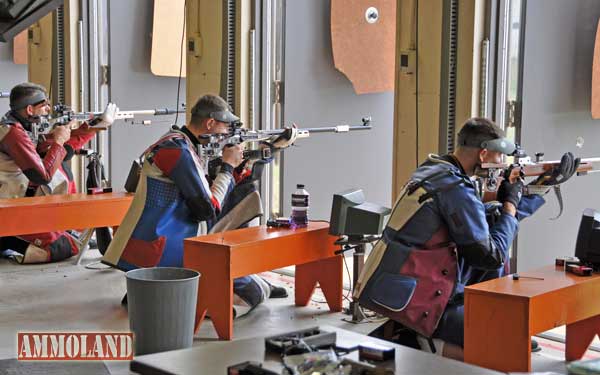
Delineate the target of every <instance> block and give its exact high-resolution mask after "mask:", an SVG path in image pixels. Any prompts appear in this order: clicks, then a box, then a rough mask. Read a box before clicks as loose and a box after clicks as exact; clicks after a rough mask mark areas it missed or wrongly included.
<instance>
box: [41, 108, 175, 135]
mask: <svg viewBox="0 0 600 375" xmlns="http://www.w3.org/2000/svg"><path fill="white" fill-rule="evenodd" d="M52 109H53V111H52V114H51V115H49V116H47V117H45V118H43V119H42V121H41V122H39V123H38V124H37V127H36V129H34V131H33V132H32V133H35V134H33V135H32V137H33V139H37V136H38V135H40V134H45V133H47V132H49V131H50V130H51V129H52V128H53V127H54V126H60V125H66V124H68V123H69V122H71V121H74V120H75V121H91V120H93V119H95V118H97V117H99V116H101V115H102V112H75V111H73V110H71V107H69V106H67V105H64V104H57V105H55V106H54V107H53V108H52ZM176 113H185V107H184V108H182V109H179V110H175V109H168V108H164V109H147V110H136V111H122V110H120V111H118V112H117V114H116V115H115V120H127V119H133V118H135V117H136V116H166V115H173V114H176ZM141 123H142V124H143V125H150V123H151V121H150V120H144V121H142V122H141Z"/></svg>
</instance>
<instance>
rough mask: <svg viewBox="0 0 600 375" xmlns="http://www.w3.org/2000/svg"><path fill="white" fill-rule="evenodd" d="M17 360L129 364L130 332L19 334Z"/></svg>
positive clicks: (131, 339)
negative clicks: (127, 362)
mask: <svg viewBox="0 0 600 375" xmlns="http://www.w3.org/2000/svg"><path fill="white" fill-rule="evenodd" d="M17 359H18V360H20V361H71V360H72V361H86V360H87V361H128V360H132V359H133V333H131V332H108V333H107V332H19V333H18V339H17Z"/></svg>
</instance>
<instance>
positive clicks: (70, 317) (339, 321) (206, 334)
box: [0, 251, 598, 374]
mask: <svg viewBox="0 0 600 375" xmlns="http://www.w3.org/2000/svg"><path fill="white" fill-rule="evenodd" d="M99 258H100V254H99V253H98V252H97V251H89V252H88V253H87V254H86V255H85V258H84V260H83V262H82V265H80V266H76V265H74V260H68V261H65V262H61V263H55V264H46V265H27V266H23V265H17V264H14V263H12V262H10V261H8V260H6V259H0V290H1V291H2V292H1V293H0V359H8V358H15V357H16V351H17V348H16V346H17V344H16V337H17V332H19V331H29V332H31V331H67V332H68V331H128V330H129V321H128V317H127V310H126V309H125V308H124V307H123V306H121V304H120V301H121V298H122V297H123V295H124V294H125V276H124V273H123V272H121V271H117V270H114V269H102V270H93V269H87V268H85V265H90V264H91V263H93V262H96V261H97V260H98V259H99ZM349 259H351V258H349ZM99 266H100V267H103V266H102V265H99ZM268 278H269V279H270V280H271V281H273V282H276V283H278V284H279V285H284V286H286V287H287V288H288V292H289V295H290V297H288V298H287V299H278V300H276V299H271V300H268V301H267V302H266V303H264V304H262V305H260V306H259V307H258V308H257V309H255V311H253V312H252V313H251V314H249V315H248V316H244V317H242V318H239V319H237V320H236V321H235V322H234V335H235V338H236V339H240V338H247V337H252V336H256V335H259V334H260V335H267V334H274V333H278V332H282V331H286V330H294V329H298V328H304V327H307V326H313V325H319V324H328V325H333V326H337V327H341V328H345V329H349V330H352V331H355V332H359V333H364V334H366V333H369V332H371V331H372V330H374V329H375V328H376V327H377V326H378V325H379V324H381V323H376V322H368V323H362V324H352V323H349V322H346V321H345V320H343V319H345V318H347V316H346V315H344V314H341V313H330V312H329V310H328V308H327V305H326V304H324V303H320V302H321V301H320V300H323V297H322V295H319V294H318V293H317V294H315V296H314V299H313V301H314V302H312V303H311V304H310V305H309V306H307V307H302V308H296V307H294V306H293V286H292V285H291V279H290V278H289V277H284V276H276V275H275V274H269V275H268ZM215 340H216V334H215V331H214V329H213V327H212V324H211V322H210V321H209V320H208V321H206V323H204V324H203V325H202V327H201V329H200V332H199V333H198V335H196V337H195V339H194V345H210V344H211V343H212V342H214V341H215ZM542 347H543V348H544V350H542V352H541V353H536V354H534V355H532V365H533V369H534V371H540V372H541V371H553V372H555V373H559V374H566V369H565V367H564V361H563V360H562V359H561V358H563V357H562V355H563V354H562V353H561V349H560V347H557V346H555V345H553V342H552V341H544V345H542ZM597 354H598V353H595V355H596V356H597ZM593 355H594V354H593ZM105 364H106V366H107V368H108V369H109V371H110V373H111V374H130V372H129V363H128V362H105Z"/></svg>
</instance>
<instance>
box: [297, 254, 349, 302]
mask: <svg viewBox="0 0 600 375" xmlns="http://www.w3.org/2000/svg"><path fill="white" fill-rule="evenodd" d="M342 261H343V260H342V257H341V256H335V257H331V258H327V259H322V260H318V261H315V262H310V263H304V264H299V265H297V266H296V283H295V284H296V285H295V300H296V306H306V305H308V302H309V301H310V298H311V297H312V295H313V292H314V291H315V287H316V286H317V282H318V283H319V285H320V286H321V290H322V291H323V294H324V295H325V299H326V300H327V305H329V309H330V310H331V311H342V297H343V282H344V273H343V264H342Z"/></svg>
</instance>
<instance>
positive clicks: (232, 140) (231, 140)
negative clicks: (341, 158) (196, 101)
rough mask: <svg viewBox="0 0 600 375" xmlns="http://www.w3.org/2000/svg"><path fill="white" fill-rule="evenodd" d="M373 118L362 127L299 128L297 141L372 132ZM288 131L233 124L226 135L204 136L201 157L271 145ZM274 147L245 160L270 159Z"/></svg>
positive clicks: (254, 152)
mask: <svg viewBox="0 0 600 375" xmlns="http://www.w3.org/2000/svg"><path fill="white" fill-rule="evenodd" d="M371 128H372V126H371V117H364V118H363V119H362V124H361V125H337V126H329V127H322V128H298V129H297V131H298V135H297V137H296V139H300V138H308V137H309V136H310V135H311V134H316V133H347V132H350V131H356V130H370V129H371ZM286 131H288V130H287V129H273V130H249V129H246V128H244V127H243V126H242V123H241V122H235V123H232V124H231V125H230V127H229V132H228V133H226V134H210V135H206V136H202V137H201V138H202V139H204V140H205V142H204V143H203V144H201V145H200V146H199V149H198V151H199V154H200V156H202V157H204V158H206V159H208V160H213V159H217V158H219V157H221V154H222V150H223V147H224V146H225V145H237V144H241V143H251V142H262V143H264V144H266V145H270V143H269V140H270V139H272V138H273V137H276V136H278V135H281V134H283V133H285V132H286ZM273 151H274V149H273V147H264V148H262V149H259V150H245V151H244V158H245V159H269V158H271V157H272V152H273Z"/></svg>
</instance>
